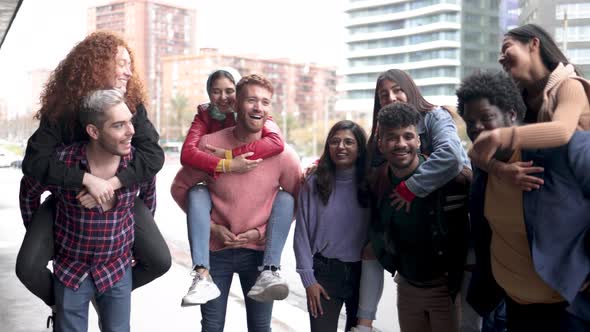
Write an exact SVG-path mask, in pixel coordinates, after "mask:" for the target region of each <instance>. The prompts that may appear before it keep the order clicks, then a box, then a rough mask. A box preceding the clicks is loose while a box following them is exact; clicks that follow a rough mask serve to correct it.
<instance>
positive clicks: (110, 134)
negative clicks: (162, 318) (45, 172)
mask: <svg viewBox="0 0 590 332" xmlns="http://www.w3.org/2000/svg"><path fill="white" fill-rule="evenodd" d="M84 104H85V108H84V109H83V110H81V111H80V123H81V125H82V127H83V128H84V129H85V131H86V133H87V134H88V137H89V141H88V142H80V143H75V144H72V145H69V146H65V147H62V148H60V149H58V151H57V153H58V156H59V159H60V160H61V161H63V162H64V163H65V164H66V165H67V166H68V167H79V168H80V169H82V170H84V171H88V172H90V173H91V174H93V175H95V176H98V177H101V178H104V179H108V178H110V177H112V176H114V175H115V174H116V173H117V172H118V171H120V170H122V169H124V168H126V167H127V165H128V163H129V162H130V161H131V160H132V158H133V150H132V147H131V138H132V137H133V134H134V129H133V124H132V123H131V119H132V114H131V112H130V111H129V109H128V108H127V106H126V105H125V102H124V99H123V94H122V93H121V92H120V91H118V90H98V91H95V92H93V93H92V94H90V95H89V96H87V97H86V99H85V103H84ZM44 191H50V192H51V193H52V194H53V197H54V199H55V200H56V215H55V224H54V236H55V257H54V263H53V267H54V275H55V282H54V290H55V297H56V307H57V308H56V309H57V316H56V330H57V331H62V332H70V331H87V330H88V303H89V301H90V299H91V298H92V297H95V298H96V302H97V305H98V312H99V316H100V318H101V324H102V329H103V330H104V331H117V332H118V331H129V316H130V311H131V256H132V253H131V248H132V246H133V239H134V228H133V224H134V219H133V218H134V217H133V213H132V208H133V205H134V202H135V198H136V196H137V195H138V193H139V197H140V198H141V199H142V200H143V201H144V202H145V203H146V205H147V206H148V208H149V209H150V210H151V211H152V214H153V213H154V211H155V207H156V188H155V179H152V180H151V181H150V182H149V183H143V184H141V185H134V186H130V187H126V188H121V189H119V190H117V191H115V194H114V196H113V197H110V198H109V199H108V200H107V201H106V202H105V203H103V204H98V203H96V202H95V201H94V199H92V196H90V195H89V194H88V193H86V192H85V191H82V192H78V191H76V190H72V189H69V188H65V187H59V186H44V185H42V184H41V183H39V182H37V181H36V180H34V179H33V178H31V177H27V176H24V177H23V179H22V181H21V189H20V207H21V214H22V217H23V221H24V224H25V227H27V226H28V224H29V222H30V220H31V218H32V216H33V213H34V212H35V211H36V210H37V209H38V208H39V205H40V198H41V194H42V193H43V192H44Z"/></svg>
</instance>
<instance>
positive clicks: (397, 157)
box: [378, 125, 420, 173]
mask: <svg viewBox="0 0 590 332" xmlns="http://www.w3.org/2000/svg"><path fill="white" fill-rule="evenodd" d="M379 135H380V136H379V141H378V147H379V151H380V152H381V153H382V154H383V157H384V158H385V159H386V160H387V161H388V162H389V165H390V166H391V167H392V168H393V169H394V170H396V171H398V172H400V173H401V172H405V171H413V170H414V169H415V168H416V167H417V166H418V151H419V149H420V137H419V136H418V132H417V130H416V126H413V125H411V126H409V127H404V128H389V127H381V126H380V127H379Z"/></svg>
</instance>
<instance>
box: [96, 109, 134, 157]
mask: <svg viewBox="0 0 590 332" xmlns="http://www.w3.org/2000/svg"><path fill="white" fill-rule="evenodd" d="M105 118H106V121H105V122H104V123H103V125H102V126H101V128H96V127H95V129H91V130H95V133H96V135H92V134H91V137H92V138H93V139H96V141H97V143H98V144H99V146H100V147H101V148H102V149H104V150H105V151H107V152H109V153H111V154H113V155H117V156H125V155H128V154H129V153H131V138H133V135H134V134H135V130H134V127H133V123H132V122H131V119H132V118H133V114H131V112H130V111H129V108H127V105H126V104H125V103H120V104H118V105H116V106H113V107H111V108H110V109H108V110H107V111H106V112H105ZM89 126H93V125H89Z"/></svg>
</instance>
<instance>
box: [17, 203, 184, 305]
mask: <svg viewBox="0 0 590 332" xmlns="http://www.w3.org/2000/svg"><path fill="white" fill-rule="evenodd" d="M133 213H134V215H135V242H134V244H133V256H134V257H135V260H136V262H137V264H135V266H134V267H133V289H135V288H138V287H141V286H143V285H145V284H147V283H149V282H150V281H152V280H154V279H156V278H158V277H159V276H161V275H163V274H164V273H166V271H168V269H170V265H171V263H172V258H171V256H170V250H169V249H168V246H167V245H166V242H165V241H164V238H163V237H162V234H161V233H160V231H159V230H158V226H157V225H156V222H155V221H154V217H153V216H152V214H151V212H150V210H149V209H148V208H147V206H146V205H145V203H144V202H143V201H142V200H141V199H139V198H137V199H135V207H134V210H133ZM54 217H55V202H54V199H53V198H52V197H51V196H50V197H49V198H48V199H46V200H45V202H43V204H42V205H41V206H40V207H39V210H37V211H36V212H35V215H34V216H33V219H32V220H31V223H30V224H29V227H28V228H27V232H26V233H25V237H24V239H23V244H22V245H21V247H20V250H19V252H18V256H17V258H16V275H17V277H18V278H19V279H20V281H21V282H22V283H23V284H24V285H25V286H26V287H27V289H28V290H30V291H31V292H32V293H33V294H35V295H36V296H37V297H39V298H40V299H41V300H43V302H45V303H46V304H47V305H48V306H52V305H54V304H55V297H54V295H53V275H52V273H51V271H50V270H49V269H47V262H49V261H50V260H51V259H52V258H53V253H54V247H53V219H54Z"/></svg>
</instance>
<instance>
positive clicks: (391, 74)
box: [369, 69, 435, 146]
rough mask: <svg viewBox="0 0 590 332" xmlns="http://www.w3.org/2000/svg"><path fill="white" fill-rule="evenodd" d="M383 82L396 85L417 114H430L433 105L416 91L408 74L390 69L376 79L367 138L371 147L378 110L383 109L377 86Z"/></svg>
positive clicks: (374, 137)
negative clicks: (369, 130) (370, 125)
mask: <svg viewBox="0 0 590 332" xmlns="http://www.w3.org/2000/svg"><path fill="white" fill-rule="evenodd" d="M383 81H391V82H395V83H397V85H399V87H400V88H401V89H402V91H403V92H404V93H405V94H406V97H407V98H408V101H407V103H408V104H411V105H412V106H414V107H415V108H416V109H417V110H418V111H419V112H430V111H432V109H433V108H434V107H435V105H433V104H431V103H429V102H428V101H426V99H424V96H422V93H421V92H420V90H419V89H418V86H417V85H416V83H415V82H414V80H413V79H412V77H410V75H409V74H408V73H406V72H405V71H403V70H401V69H390V70H388V71H385V72H383V73H381V74H380V75H379V77H378V78H377V84H376V85H375V100H374V105H373V126H372V127H371V136H370V137H369V146H373V143H375V142H374V141H375V140H376V139H377V137H376V136H375V133H376V130H377V118H378V115H379V110H380V109H381V108H382V107H383V105H381V102H379V86H380V85H381V83H383Z"/></svg>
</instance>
